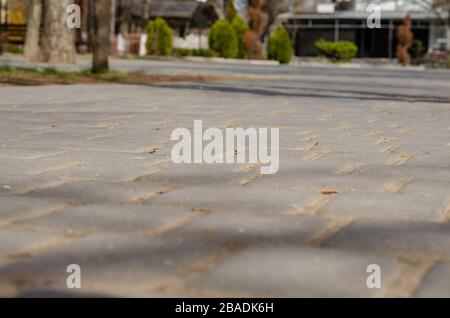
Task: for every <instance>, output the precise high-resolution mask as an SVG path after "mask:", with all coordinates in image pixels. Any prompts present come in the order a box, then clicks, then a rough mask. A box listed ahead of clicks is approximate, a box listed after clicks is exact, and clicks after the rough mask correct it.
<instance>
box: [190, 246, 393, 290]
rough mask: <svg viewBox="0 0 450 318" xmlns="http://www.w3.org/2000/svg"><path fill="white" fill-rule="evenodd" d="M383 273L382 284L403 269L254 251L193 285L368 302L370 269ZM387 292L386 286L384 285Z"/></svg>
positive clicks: (337, 256) (345, 256) (305, 253)
mask: <svg viewBox="0 0 450 318" xmlns="http://www.w3.org/2000/svg"><path fill="white" fill-rule="evenodd" d="M370 264H378V265H380V266H381V268H382V269H383V271H382V278H381V279H382V282H383V280H384V279H386V280H387V279H389V277H390V276H391V275H392V274H393V273H394V272H395V269H397V268H398V266H399V264H398V263H397V262H396V261H395V260H394V259H392V258H388V257H384V256H376V255H366V254H358V253H351V252H345V251H337V250H331V249H309V248H301V247H295V246H294V247H293V246H289V247H286V246H285V247H263V246H261V247H253V248H249V249H247V250H245V251H243V252H241V253H239V254H236V255H234V256H232V257H230V258H229V259H228V260H226V261H224V262H223V263H221V264H219V265H218V266H217V268H216V269H214V270H213V271H211V272H209V273H207V274H206V275H204V276H203V277H201V278H200V279H198V280H197V281H195V282H194V286H195V287H196V288H199V289H206V290H209V289H220V290H226V291H227V292H228V293H230V294H234V295H236V296H239V295H248V294H250V295H260V296H266V297H267V296H269V297H270V296H277V297H349V296H355V297H370V296H373V295H374V293H375V292H376V291H380V290H379V289H378V290H377V289H369V288H368V287H367V284H366V280H367V277H368V274H367V272H366V270H367V266H368V265H370ZM381 286H382V287H383V283H382V285H381Z"/></svg>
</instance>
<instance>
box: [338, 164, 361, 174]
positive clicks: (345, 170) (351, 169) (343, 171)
mask: <svg viewBox="0 0 450 318" xmlns="http://www.w3.org/2000/svg"><path fill="white" fill-rule="evenodd" d="M366 165H367V164H365V163H362V162H355V163H350V164H348V165H346V166H344V167H343V168H341V169H340V170H338V171H337V172H336V173H337V174H338V175H341V176H344V175H350V174H352V173H354V172H356V171H358V170H360V169H361V168H363V167H365V166H366Z"/></svg>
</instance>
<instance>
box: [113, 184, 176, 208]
mask: <svg viewBox="0 0 450 318" xmlns="http://www.w3.org/2000/svg"><path fill="white" fill-rule="evenodd" d="M174 189H175V188H174V187H166V188H163V189H162V190H160V191H156V192H149V193H146V194H139V195H137V196H134V197H131V198H128V199H125V200H120V201H119V202H118V203H119V204H123V205H125V204H142V203H145V202H147V201H148V200H150V199H152V198H154V197H157V196H159V195H163V194H166V193H168V192H170V191H172V190H174Z"/></svg>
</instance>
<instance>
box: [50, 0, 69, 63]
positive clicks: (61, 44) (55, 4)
mask: <svg viewBox="0 0 450 318" xmlns="http://www.w3.org/2000/svg"><path fill="white" fill-rule="evenodd" d="M72 3H73V1H72V0H44V34H43V37H42V57H43V61H44V62H47V63H75V58H76V51H75V31H74V30H71V29H69V28H68V27H67V25H66V19H67V13H66V8H67V7H68V6H69V5H70V4H72Z"/></svg>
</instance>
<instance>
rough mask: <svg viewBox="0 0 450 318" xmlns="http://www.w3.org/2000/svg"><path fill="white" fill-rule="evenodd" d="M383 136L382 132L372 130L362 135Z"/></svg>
mask: <svg viewBox="0 0 450 318" xmlns="http://www.w3.org/2000/svg"><path fill="white" fill-rule="evenodd" d="M383 134H384V131H382V130H373V131H369V132H368V133H365V134H363V136H364V137H380V136H382V135H383Z"/></svg>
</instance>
